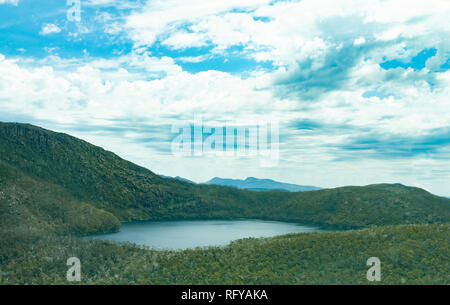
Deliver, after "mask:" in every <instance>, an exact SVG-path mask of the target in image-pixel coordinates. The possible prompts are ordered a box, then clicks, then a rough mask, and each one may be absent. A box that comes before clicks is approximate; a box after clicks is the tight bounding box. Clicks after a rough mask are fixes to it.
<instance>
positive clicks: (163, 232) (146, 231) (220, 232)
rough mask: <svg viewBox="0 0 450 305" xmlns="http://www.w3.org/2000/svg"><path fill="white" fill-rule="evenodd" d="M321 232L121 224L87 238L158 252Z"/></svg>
mask: <svg viewBox="0 0 450 305" xmlns="http://www.w3.org/2000/svg"><path fill="white" fill-rule="evenodd" d="M304 232H323V230H321V229H319V228H316V227H310V226H303V225H299V224H295V223H287V222H278V221H264V220H180V221H143V222H131V223H123V224H122V227H121V230H120V232H118V233H112V234H101V235H93V236H90V238H96V239H103V240H114V241H120V242H125V241H127V242H132V243H135V244H138V245H146V246H150V247H153V248H157V249H187V248H196V247H207V246H224V245H227V244H229V243H230V242H231V241H233V240H236V239H241V238H246V237H271V236H277V235H283V234H288V233H304Z"/></svg>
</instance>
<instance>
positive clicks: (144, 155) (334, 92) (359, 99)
mask: <svg viewBox="0 0 450 305" xmlns="http://www.w3.org/2000/svg"><path fill="white" fill-rule="evenodd" d="M146 3H147V4H146V6H145V7H144V8H143V9H142V10H136V11H134V12H133V13H132V14H131V15H130V16H128V17H126V20H125V26H124V27H123V28H121V20H119V19H114V17H112V16H110V15H103V16H99V18H103V19H102V20H103V21H104V22H105V23H106V26H105V29H106V30H105V31H106V32H107V33H111V34H114V35H117V34H119V33H121V31H122V30H123V31H125V32H127V35H129V37H130V38H132V39H133V42H134V45H135V49H134V51H132V52H131V53H129V54H126V55H122V56H118V57H114V58H109V59H106V58H101V59H98V58H90V57H89V56H86V58H84V59H83V60H81V59H78V60H77V59H74V60H72V59H70V60H69V59H61V58H59V57H57V56H55V53H54V54H53V56H49V57H47V58H45V59H43V60H41V61H36V60H33V59H30V58H18V59H11V58H8V59H6V58H5V57H4V56H0V106H1V107H0V109H1V110H0V114H1V113H2V112H3V113H14V114H21V115H24V116H29V117H33V118H35V119H37V120H41V121H44V122H45V121H55V122H57V123H58V124H60V126H82V125H83V124H87V125H94V126H99V127H98V130H100V131H101V129H102V128H101V127H102V126H105V127H111V126H115V125H114V124H117V123H116V122H125V123H124V124H135V126H138V127H140V123H136V122H145V123H151V124H154V125H158V126H164V125H167V124H171V123H172V122H174V121H176V120H179V119H192V118H193V116H194V114H203V115H204V120H207V121H223V120H229V121H239V122H248V121H255V120H257V119H272V118H277V119H278V120H279V121H280V122H283V124H284V126H283V127H282V128H284V129H282V130H281V131H280V133H281V134H282V135H284V136H285V137H284V141H285V142H284V143H283V145H282V146H281V149H282V152H281V156H282V159H283V160H282V162H281V163H280V168H279V169H277V171H272V172H264V175H265V176H266V177H269V178H278V179H280V178H281V180H285V181H287V180H286V179H287V178H286V175H291V176H290V179H289V181H290V182H297V183H308V184H309V183H310V184H318V185H322V186H336V185H343V184H360V183H374V182H403V183H405V184H413V185H418V186H427V187H431V188H432V190H435V191H439V192H441V193H442V190H444V189H445V188H447V189H448V187H449V185H448V181H450V177H449V174H448V173H447V174H442V175H441V176H439V177H437V176H436V177H433V175H432V171H435V170H442V169H444V170H445V169H448V168H449V166H450V161H448V159H450V156H449V152H448V151H442V152H441V154H440V156H439V157H440V158H441V159H442V160H437V159H433V156H427V155H419V156H412V157H410V158H404V159H402V158H398V159H392V160H379V159H376V158H367V159H361V160H359V159H358V160H357V158H355V159H354V160H351V161H342V162H336V161H335V159H336V158H338V159H339V158H342V159H345V158H349V154H350V155H351V152H349V151H346V150H345V149H340V145H341V146H342V145H343V144H345V143H347V142H346V141H349V140H351V139H352V138H353V137H356V136H367V135H371V134H372V133H373V132H375V131H376V132H377V133H379V134H382V135H383V136H387V137H395V136H398V137H404V138H414V137H417V136H425V135H427V134H429V133H430V132H432V131H434V130H439V129H444V128H448V127H449V126H450V100H449V99H448V96H449V95H450V91H449V90H450V72H449V71H445V72H443V71H439V72H437V71H438V70H439V67H440V66H441V65H442V64H443V63H445V62H446V60H447V59H448V58H449V55H450V42H449V40H448V37H449V36H448V31H449V30H448V29H449V28H450V24H449V22H450V19H449V18H448V15H449V13H450V8H449V3H450V2H448V1H440V0H434V1H427V2H424V1H408V2H406V1H398V0H390V1H375V0H358V1H356V0H354V1H337V0H329V1H325V0H303V1H281V2H275V3H272V1H269V0H267V1H266V0H244V1H242V0H239V1H238V0H231V1H206V2H205V1H200V0H191V1H187V0H170V1H166V0H164V1H163V0H155V1H147V2H146ZM90 4H91V5H94V4H95V5H112V4H114V1H108V0H95V1H94V0H92V1H91V2H90ZM58 29H59V28H58ZM49 32H52V31H49ZM155 42H158V43H159V44H162V45H164V46H166V47H169V48H171V49H186V48H189V47H204V46H211V47H213V48H214V49H213V51H212V52H208V53H195V54H194V55H193V56H182V57H180V58H178V59H177V60H178V62H201V61H204V60H206V59H208V58H211V56H214V55H217V54H218V53H221V54H223V55H225V57H226V55H227V48H229V47H233V46H239V47H242V49H241V51H237V54H238V55H240V56H241V57H246V58H252V59H254V60H256V61H261V62H262V61H269V62H271V63H272V64H273V66H274V70H273V71H271V72H267V71H263V72H261V71H245V72H249V73H247V74H246V76H245V77H242V76H240V75H236V74H235V75H233V74H230V73H224V72H220V71H204V72H201V73H195V74H192V73H187V72H186V71H183V70H182V68H181V66H180V65H178V64H177V63H176V61H175V60H174V59H173V58H171V57H168V56H162V55H158V56H156V55H155V54H152V53H150V52H148V51H146V50H147V47H148V46H151V45H153V44H154V43H155ZM139 47H142V48H139ZM430 47H435V48H436V49H437V50H438V52H437V54H436V56H434V57H432V58H430V59H429V60H428V61H427V63H426V68H425V69H423V70H420V71H414V70H413V69H402V68H399V69H390V70H384V69H382V68H381V67H380V65H379V64H380V63H381V62H382V61H384V60H390V59H398V58H402V59H403V60H404V61H405V62H407V61H408V60H409V59H410V58H411V57H414V56H415V55H417V53H418V52H420V51H421V50H423V49H425V48H430ZM289 86H294V87H293V88H294V90H289V89H286V88H289ZM308 90H310V91H311V92H308V93H310V94H308V95H307V94H304V95H302V92H304V91H305V92H306V91H308ZM279 91H282V93H285V91H288V93H290V94H279ZM368 91H373V92H384V93H386V96H385V97H381V98H380V97H379V96H377V95H376V94H374V95H373V96H371V97H367V98H365V97H363V95H364V93H366V92H368ZM302 120H304V121H311V122H317V125H318V127H317V129H318V130H314V129H312V130H309V129H308V128H305V129H301V128H300V129H296V128H294V127H292V126H290V125H289V124H293V123H295V122H298V121H302ZM324 126H325V127H324ZM327 126H329V127H327ZM68 128H70V127H68ZM142 129H143V131H142V132H138V136H141V137H145V136H146V131H145V128H144V127H142ZM84 136H86V137H90V138H89V139H90V140H92V141H94V142H95V143H98V144H102V145H103V146H105V147H106V148H108V149H111V150H114V151H116V152H118V153H121V154H122V155H125V156H130V157H131V158H132V159H133V160H140V161H141V162H140V163H141V164H143V165H147V166H149V167H150V168H151V169H154V170H155V171H157V172H161V173H167V172H165V171H164V170H165V168H167V164H171V167H170V168H171V171H172V172H171V173H167V174H173V175H181V176H186V177H187V178H191V179H194V180H197V181H202V180H203V181H204V180H207V179H208V178H211V175H217V172H222V173H224V175H229V176H233V173H236V172H238V171H239V172H243V171H245V172H246V173H249V174H248V175H249V176H250V175H254V176H261V174H258V173H261V172H260V171H259V170H260V169H258V166H257V165H256V166H255V163H254V162H251V161H250V162H249V161H248V160H246V161H239V160H235V161H230V160H226V161H223V160H222V161H221V160H208V161H207V162H210V163H209V164H211V166H205V160H204V159H199V160H186V159H183V160H176V162H173V161H174V160H173V159H172V158H171V156H170V155H158V153H157V152H155V151H157V149H156V148H155V147H151V145H150V143H145V144H139V143H138V142H136V141H135V140H136V139H135V138H136V137H135V135H134V136H133V139H131V138H127V137H128V136H127V137H125V138H120V137H115V138H114V140H111V139H112V138H113V137H114V135H110V136H108V137H106V138H103V137H101V136H97V134H96V133H90V134H85V135H84ZM110 140H111V141H110ZM127 140H129V141H130V143H129V144H130V145H131V147H133V149H132V151H131V152H130V149H128V147H129V146H125V145H123V142H124V141H127ZM168 140H170V139H168ZM114 143H115V144H114ZM149 147H150V148H149ZM149 154H151V156H152V157H151V158H149V157H148V155H149ZM358 154H362V152H358ZM172 166H173V167H172ZM283 166H284V167H285V168H284V167H283ZM198 168H205V169H204V170H193V169H198ZM293 170H294V171H295V174H286V173H287V172H289V173H291V172H292V171H293ZM405 172H408V173H409V174H405ZM283 177H284V178H286V179H283ZM427 179H428V180H427ZM443 181H444V182H443ZM445 181H447V182H445ZM448 195H450V194H448Z"/></svg>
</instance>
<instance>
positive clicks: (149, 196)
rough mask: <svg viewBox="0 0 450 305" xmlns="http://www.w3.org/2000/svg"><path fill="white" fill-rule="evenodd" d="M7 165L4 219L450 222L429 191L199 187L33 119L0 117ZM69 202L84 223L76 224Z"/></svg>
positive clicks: (104, 224)
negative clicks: (34, 123) (15, 120)
mask: <svg viewBox="0 0 450 305" xmlns="http://www.w3.org/2000/svg"><path fill="white" fill-rule="evenodd" d="M0 165H1V166H0V187H1V190H0V192H1V193H0V204H1V206H0V225H1V224H2V223H3V224H11V223H27V219H28V218H29V217H30V215H32V216H33V217H32V219H33V221H31V222H29V226H34V227H39V228H44V227H45V228H46V227H47V226H50V227H55V228H58V229H59V230H60V231H64V230H72V229H73V230H72V231H73V232H91V231H95V230H96V228H97V229H98V230H99V231H107V230H116V229H117V223H118V222H117V220H118V219H119V220H121V221H125V220H137V219H182V218H236V217H241V218H242V217H243V218H263V219H277V220H291V221H299V222H304V223H310V224H318V225H325V226H335V227H367V226H372V225H384V224H410V223H416V224H423V223H449V222H450V200H449V199H446V198H441V197H437V196H434V195H432V194H430V193H428V192H426V191H424V190H422V189H417V188H410V187H405V186H403V185H372V186H367V187H344V188H336V189H326V190H319V191H310V192H300V193H290V192H280V191H269V192H252V191H248V190H239V189H236V188H232V187H224V186H216V185H197V184H192V183H188V182H183V181H180V180H178V179H170V178H163V177H160V176H158V175H156V174H154V173H153V172H151V171H150V170H148V169H146V168H143V167H140V166H137V165H135V164H133V163H131V162H128V161H126V160H123V159H122V158H120V157H118V156H117V155H115V154H114V153H111V152H108V151H106V150H104V149H102V148H100V147H97V146H94V145H92V144H89V143H87V142H85V141H82V140H79V139H77V138H75V137H72V136H69V135H66V134H62V133H55V132H52V131H49V130H45V129H42V128H39V127H36V126H32V125H28V124H18V123H0ZM28 185H32V186H33V187H28ZM56 207H58V209H55V208H56ZM65 209H66V210H67V209H68V210H70V213H69V214H70V215H72V217H74V215H78V219H79V222H78V223H76V224H74V223H68V222H69V220H68V219H67V217H65V218H64V217H62V216H61V215H66V214H67V213H66V212H65V211H66V210H65ZM17 211H18V212H17ZM16 212H17V213H16ZM12 215H14V216H12ZM113 215H114V216H113ZM62 218H63V219H62ZM11 219H13V220H14V221H12V220H11ZM21 219H22V222H21ZM52 219H53V220H54V221H53V222H52ZM82 222H86V223H89V224H90V225H86V226H83V224H82ZM61 226H63V227H64V229H61ZM74 228H78V229H74Z"/></svg>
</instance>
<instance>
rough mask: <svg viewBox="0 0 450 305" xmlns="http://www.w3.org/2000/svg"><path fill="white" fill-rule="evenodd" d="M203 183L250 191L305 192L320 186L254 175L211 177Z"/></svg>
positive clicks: (317, 188)
mask: <svg viewBox="0 0 450 305" xmlns="http://www.w3.org/2000/svg"><path fill="white" fill-rule="evenodd" d="M205 184H216V185H222V186H233V187H236V188H238V189H247V190H252V191H271V190H277V191H288V192H305V191H317V190H320V189H321V188H320V187H316V186H310V185H297V184H291V183H283V182H278V181H275V180H272V179H258V178H254V177H248V178H247V179H245V180H239V179H224V178H218V177H216V178H213V179H211V180H209V181H208V182H205Z"/></svg>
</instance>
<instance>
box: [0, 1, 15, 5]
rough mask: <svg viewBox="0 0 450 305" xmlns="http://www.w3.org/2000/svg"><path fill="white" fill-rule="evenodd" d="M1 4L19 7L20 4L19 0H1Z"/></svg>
mask: <svg viewBox="0 0 450 305" xmlns="http://www.w3.org/2000/svg"><path fill="white" fill-rule="evenodd" d="M0 4H12V5H18V4H19V0H0Z"/></svg>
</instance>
